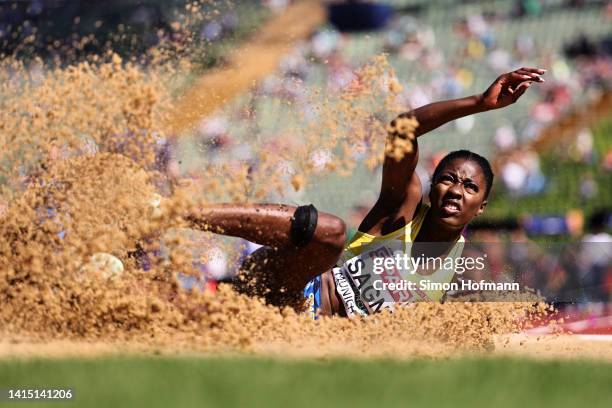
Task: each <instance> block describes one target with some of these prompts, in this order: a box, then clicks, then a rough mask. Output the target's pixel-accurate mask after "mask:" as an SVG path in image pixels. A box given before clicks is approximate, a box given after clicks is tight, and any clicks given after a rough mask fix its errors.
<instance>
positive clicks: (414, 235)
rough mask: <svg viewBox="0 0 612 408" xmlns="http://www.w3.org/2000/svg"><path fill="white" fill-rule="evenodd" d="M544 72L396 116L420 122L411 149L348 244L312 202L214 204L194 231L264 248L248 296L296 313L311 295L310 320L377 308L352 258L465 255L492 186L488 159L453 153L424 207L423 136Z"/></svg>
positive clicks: (445, 274) (244, 287)
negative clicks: (407, 251) (403, 252)
mask: <svg viewBox="0 0 612 408" xmlns="http://www.w3.org/2000/svg"><path fill="white" fill-rule="evenodd" d="M544 73H545V70H542V69H536V68H520V69H518V70H515V71H513V72H509V73H506V74H503V75H501V76H499V77H498V78H497V79H496V80H495V81H494V82H493V83H492V84H491V86H489V88H488V89H487V90H486V91H485V92H484V93H482V94H478V95H473V96H469V97H466V98H461V99H455V100H448V101H442V102H436V103H432V104H429V105H426V106H423V107H420V108H418V109H415V110H413V111H412V112H410V113H407V114H402V115H400V118H398V119H396V120H400V119H401V118H406V117H413V118H415V119H416V120H417V121H418V127H417V128H416V131H415V132H414V137H412V138H411V139H410V143H412V149H408V150H409V153H408V154H406V155H405V156H404V157H403V158H402V159H401V160H399V161H398V160H396V159H395V158H391V157H386V158H385V161H384V164H383V174H382V186H381V189H380V195H379V197H378V200H377V201H376V203H375V204H374V206H373V207H372V209H371V210H370V212H369V213H368V214H367V216H366V217H365V218H364V219H363V221H362V222H361V225H360V226H359V228H358V232H357V233H356V234H355V236H354V237H353V238H352V239H351V241H350V243H349V244H348V246H345V239H346V236H345V231H346V228H345V225H344V223H343V222H342V220H340V219H339V218H337V217H335V216H333V215H330V214H324V213H318V212H317V210H316V209H315V208H314V206H312V205H310V206H302V207H297V208H296V207H291V206H285V205H273V204H261V205H233V204H226V205H214V206H210V207H206V208H204V209H201V210H200V211H199V212H198V213H195V214H191V215H190V216H189V219H190V220H191V222H192V223H193V225H194V226H195V227H197V228H201V229H206V230H209V231H213V232H217V233H221V234H225V235H230V236H235V237H241V238H244V239H247V240H249V241H252V242H256V243H259V244H261V245H263V247H262V248H260V249H258V250H257V251H256V252H254V253H253V254H252V255H251V256H250V257H249V258H248V259H247V260H246V261H245V262H244V263H243V265H242V268H241V273H240V274H239V276H238V278H237V279H236V282H235V286H236V287H237V288H238V289H239V290H240V291H242V292H245V293H249V294H251V295H256V296H262V297H264V298H265V299H266V301H267V302H268V303H271V304H276V305H279V304H284V305H287V304H289V305H293V306H296V307H297V306H298V305H303V304H304V296H306V298H307V300H308V305H309V308H310V311H311V312H312V313H313V314H317V313H318V314H321V315H341V316H351V315H357V314H359V315H364V314H369V313H371V312H374V311H377V310H380V309H381V308H382V306H383V305H384V304H386V303H385V302H387V300H388V299H387V300H385V299H383V298H382V295H381V291H379V290H376V289H372V286H368V287H366V286H367V284H366V283H364V280H365V281H367V280H368V279H369V275H368V273H369V271H361V274H357V276H351V274H350V273H348V272H347V269H348V270H350V267H351V266H354V265H355V263H352V264H351V263H350V262H351V259H353V260H354V259H356V258H359V256H361V257H362V258H361V259H362V260H363V259H365V258H364V254H369V255H372V254H374V253H376V251H380V250H381V249H382V250H383V253H384V251H385V250H388V249H389V248H391V247H393V246H394V245H395V244H397V243H398V242H399V243H402V244H408V243H410V244H411V247H412V251H413V252H414V247H415V246H417V245H420V244H421V245H422V243H442V245H438V246H437V247H436V249H433V250H432V249H431V248H429V249H428V248H426V245H422V248H421V249H422V251H421V249H419V250H418V252H419V253H420V252H429V253H428V255H432V256H438V257H449V256H450V257H456V256H458V255H460V254H461V250H462V246H461V244H462V243H463V237H462V235H461V233H462V231H463V229H464V228H465V227H466V225H467V224H468V223H469V222H470V221H471V220H472V219H473V218H474V217H477V216H478V215H480V214H482V212H483V211H484V209H485V207H486V205H487V198H488V196H489V193H490V191H491V186H492V184H493V172H492V170H491V166H490V165H489V162H488V161H487V160H486V159H485V158H483V157H482V156H480V155H478V154H475V153H472V152H469V151H467V150H460V151H455V152H452V153H450V154H448V155H447V156H446V157H445V158H444V159H442V160H441V161H440V163H439V164H438V166H437V167H436V169H435V171H434V174H433V176H432V179H431V189H430V192H429V204H425V203H424V202H423V194H422V185H421V181H420V180H419V177H418V176H417V175H416V173H415V168H416V165H417V162H418V159H419V150H418V143H417V137H419V136H422V135H424V134H425V133H427V132H429V131H431V130H433V129H436V128H437V127H439V126H441V125H443V124H445V123H447V122H449V121H452V120H455V119H458V118H461V117H464V116H468V115H472V114H475V113H479V112H485V111H488V110H492V109H499V108H503V107H506V106H508V105H510V104H513V103H514V102H516V101H517V100H518V99H519V98H520V97H521V96H522V95H523V94H524V93H525V91H526V90H527V89H528V88H529V87H530V86H531V85H532V84H533V83H534V82H544V80H543V79H542V78H541V76H542V75H543V74H544ZM392 125H394V123H393V122H392ZM379 253H380V252H379ZM339 258H340V259H341V261H340V262H339V261H338V259H339ZM347 265H348V266H347ZM335 266H337V267H335ZM429 272H431V271H429ZM366 275H368V276H366ZM454 275H455V272H454V271H452V270H451V271H446V270H437V271H436V270H434V271H433V273H430V274H429V275H428V276H430V277H431V278H432V279H433V280H435V281H438V282H450V281H451V280H452V279H453V278H454ZM304 288H305V289H304ZM364 289H365V290H364ZM443 294H444V292H443V291H429V292H428V291H418V290H417V291H408V292H405V291H404V292H403V293H400V295H402V296H405V297H404V299H406V300H408V301H412V300H427V299H431V300H439V299H440V298H441V297H442V295H443ZM395 295H397V293H396V294H394V296H395Z"/></svg>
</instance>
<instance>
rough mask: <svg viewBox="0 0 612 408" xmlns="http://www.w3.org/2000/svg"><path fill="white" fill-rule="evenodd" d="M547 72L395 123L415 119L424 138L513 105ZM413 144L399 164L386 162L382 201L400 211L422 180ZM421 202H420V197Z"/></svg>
mask: <svg viewBox="0 0 612 408" xmlns="http://www.w3.org/2000/svg"><path fill="white" fill-rule="evenodd" d="M545 72H546V71H545V70H543V69H538V68H520V69H517V70H516V71H512V72H508V73H506V74H503V75H500V76H499V77H498V78H497V79H496V80H495V81H494V82H493V83H492V84H491V85H490V86H489V87H488V88H487V90H486V91H485V92H484V93H482V94H477V95H472V96H468V97H466V98H461V99H453V100H448V101H440V102H434V103H431V104H429V105H425V106H422V107H420V108H417V109H415V110H413V111H412V112H409V113H406V114H402V115H400V117H399V118H398V119H395V121H394V122H397V121H399V120H401V118H402V117H413V118H415V119H416V120H417V122H418V127H417V128H416V130H415V132H414V135H415V136H416V137H418V136H422V135H424V134H425V133H427V132H429V131H431V130H433V129H436V128H438V127H440V126H442V125H443V124H445V123H447V122H450V121H452V120H455V119H458V118H461V117H464V116H468V115H472V114H474V113H479V112H484V111H488V110H492V109H499V108H503V107H506V106H508V105H511V104H513V103H514V102H516V101H517V100H518V99H519V98H520V97H521V95H523V94H524V93H525V91H526V90H527V89H528V88H529V87H530V86H531V84H532V83H533V82H544V79H542V77H541V75H543V74H544V73H545ZM392 125H393V122H392ZM410 142H411V143H412V144H413V149H412V151H410V152H409V153H408V154H406V155H405V156H404V158H403V159H401V160H399V161H398V160H396V159H395V158H393V157H386V158H385V162H384V165H383V181H382V188H381V198H382V199H383V200H385V201H386V202H387V203H388V204H389V205H390V206H391V207H398V206H400V205H401V204H402V203H404V201H405V199H406V195H407V194H409V192H410V191H411V190H412V187H413V186H411V184H412V183H413V181H414V183H415V184H417V183H418V177H416V175H414V169H415V167H416V164H417V161H418V155H419V152H418V144H417V142H416V140H411V141H410ZM419 188H420V184H419V186H418V188H414V190H415V192H417V194H420V192H418V191H417V190H418V189H419ZM417 199H418V200H420V197H417Z"/></svg>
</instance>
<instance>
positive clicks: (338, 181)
mask: <svg viewBox="0 0 612 408" xmlns="http://www.w3.org/2000/svg"><path fill="white" fill-rule="evenodd" d="M201 3H202V7H203V9H204V10H205V11H206V12H207V13H209V16H208V17H207V18H206V19H204V20H203V21H202V22H201V24H200V25H198V26H197V27H195V31H194V32H195V33H196V36H195V41H196V42H199V43H201V47H200V49H201V50H202V52H201V54H200V53H197V55H195V56H194V60H195V61H196V64H195V65H194V66H193V67H192V68H191V70H190V72H188V73H185V75H186V76H187V77H189V80H187V84H188V85H187V87H188V86H189V84H190V83H191V84H193V83H195V81H196V78H198V77H200V76H206V75H207V73H209V72H218V70H223V69H224V68H225V67H227V66H228V65H229V66H230V67H231V66H232V61H234V62H235V60H232V58H235V55H232V53H235V52H236V50H237V49H238V50H239V49H240V47H241V46H243V45H244V44H248V43H249V42H250V41H252V40H253V38H255V36H256V33H258V32H260V31H261V30H265V29H266V27H268V26H269V25H271V24H274V22H275V21H280V20H279V19H282V18H287V17H286V16H288V15H291V13H293V14H294V15H295V14H296V13H306V14H302V16H305V15H312V16H315V15H319V14H320V15H321V17H320V18H312V19H310V20H308V19H306V18H304V19H302V20H303V21H302V22H301V24H303V25H304V30H303V31H302V32H301V34H299V35H296V36H295V38H292V41H293V42H292V45H291V47H290V49H289V50H288V51H287V52H284V53H283V54H282V55H281V56H279V58H278V59H277V60H276V61H275V62H274V68H273V69H268V70H267V71H266V70H264V71H258V73H257V77H256V78H255V77H254V78H253V81H252V82H249V86H247V87H243V88H242V89H238V90H237V91H236V92H235V93H234V94H231V95H226V97H225V98H224V100H223V103H218V104H217V105H215V106H213V107H210V106H209V107H208V108H207V109H205V110H204V111H203V112H202V113H201V115H200V116H199V117H197V118H195V119H194V118H192V119H191V120H190V123H188V126H184V127H183V128H182V129H181V130H177V131H176V132H175V133H174V134H172V135H171V136H170V137H169V138H168V141H167V144H166V147H165V151H164V154H165V164H164V166H166V170H167V171H169V172H173V173H174V174H175V175H176V176H177V177H187V178H189V177H191V178H193V179H195V180H197V177H198V176H197V169H198V168H199V167H200V166H202V165H203V164H204V163H206V164H207V165H210V164H211V163H213V164H214V163H217V162H219V163H220V162H225V163H227V162H228V161H230V162H231V161H238V162H249V163H250V166H251V169H253V171H257V165H258V164H257V163H256V161H257V160H258V156H257V155H255V154H254V153H253V152H252V151H251V150H250V149H249V148H248V147H247V145H248V143H246V142H247V141H248V142H249V143H251V144H253V142H254V143H256V144H257V143H259V144H260V146H261V148H262V149H263V150H266V151H269V152H270V153H271V154H274V153H275V149H281V148H282V146H284V145H286V144H287V143H289V144H290V143H291V140H288V139H290V138H291V137H299V136H297V135H296V134H295V132H294V130H295V128H296V127H297V128H299V126H300V122H299V121H297V122H296V116H295V112H300V114H301V115H302V116H303V117H304V116H305V117H308V115H310V114H312V111H313V109H314V108H315V107H314V106H313V102H312V101H313V99H312V97H311V94H312V90H315V89H316V90H317V93H318V96H319V97H321V98H325V96H326V95H336V94H338V93H341V92H343V90H346V89H347V88H348V87H349V86H350V85H351V84H352V83H353V82H354V80H355V79H356V77H355V72H357V70H358V69H359V68H360V67H362V66H363V65H364V64H366V63H367V62H368V61H369V60H370V59H371V58H372V57H373V56H376V55H380V54H383V53H384V54H386V56H387V60H388V62H389V64H390V66H391V67H392V69H393V70H394V71H395V74H396V75H397V78H398V79H399V82H400V83H401V85H402V86H403V90H402V92H401V93H400V94H399V99H400V102H401V103H402V104H403V105H404V106H405V107H406V109H407V110H408V109H409V108H411V107H412V108H415V107H419V106H422V105H424V104H427V103H430V102H434V101H437V100H441V99H450V98H457V97H462V96H467V95H470V94H475V93H480V92H483V91H484V90H485V89H486V88H487V86H488V85H489V84H490V83H491V82H492V81H493V80H494V79H495V78H496V77H497V76H498V75H499V74H501V73H503V72H506V71H510V70H513V69H516V68H518V67H521V66H536V67H542V68H545V69H547V70H548V73H547V75H546V83H544V84H542V85H539V86H535V87H533V88H531V89H530V90H529V92H527V93H526V95H525V96H524V97H523V98H522V99H521V101H520V102H519V103H518V104H516V105H513V106H511V107H509V108H507V109H503V110H500V111H493V112H487V113H484V114H480V115H477V116H471V117H467V118H463V119H461V120H457V121H455V122H453V123H450V124H448V125H446V126H444V127H442V128H440V129H438V130H436V131H434V132H432V133H431V134H428V135H427V136H425V137H423V138H421V139H419V144H420V148H421V159H420V164H419V168H418V169H417V171H418V173H419V175H420V176H421V178H422V180H423V185H425V186H426V185H428V184H429V176H430V175H431V174H432V172H433V169H434V168H435V165H436V164H437V162H438V161H439V160H440V159H441V158H442V157H443V156H444V155H445V154H446V153H447V152H450V151H452V150H455V149H458V148H466V149H470V150H473V151H475V152H477V153H480V154H482V155H484V156H485V157H487V158H489V160H490V161H491V162H492V163H493V164H494V168H495V174H496V182H495V186H494V189H493V193H492V195H491V197H490V199H489V201H490V203H489V205H488V208H487V210H486V212H485V215H484V216H483V217H481V218H480V219H479V220H478V221H476V222H474V223H473V224H472V225H471V226H470V227H469V229H468V231H466V234H467V235H468V236H470V237H472V239H475V240H476V239H477V240H480V241H484V242H498V241H499V242H573V243H578V244H580V243H582V242H599V243H604V244H605V245H604V246H602V247H600V248H602V249H601V251H603V252H604V261H603V262H602V261H600V260H598V261H596V262H595V261H592V262H586V263H582V264H581V263H579V262H578V261H576V259H578V258H579V257H576V258H575V259H574V262H572V259H567V260H566V262H565V264H563V265H561V263H560V262H557V263H555V264H554V265H549V266H546V267H545V266H542V268H543V269H541V272H540V273H541V274H542V276H544V277H545V278H544V279H541V280H538V282H540V281H541V282H540V283H537V282H532V283H533V285H535V286H539V289H541V290H543V291H545V293H546V295H547V297H548V298H549V299H550V300H552V301H555V299H557V297H558V296H559V293H567V290H568V288H570V289H571V290H574V289H575V288H576V285H577V284H576V282H588V287H590V288H596V290H595V291H594V292H593V293H588V294H587V295H584V288H583V289H580V294H578V293H577V292H576V293H573V294H571V295H570V298H571V297H572V296H573V298H574V299H576V300H581V299H582V300H585V299H586V300H591V301H598V302H604V301H609V300H610V299H611V298H612V269H611V268H610V245H611V244H610V242H612V237H611V235H610V231H611V229H612V217H611V211H612V189H611V186H612V116H611V115H610V113H611V112H612V87H611V85H612V28H611V27H612V2H609V1H602V0H513V1H511V0H501V1H500V0H493V1H479V0H464V1H459V0H457V1H451V0H431V1H426V0H395V1H335V2H334V1H329V2H320V1H290V0H269V1H238V0H235V1H231V2H229V1H227V2H225V1H221V2H201ZM187 6H188V2H185V1H178V0H173V1H132V0H122V1H115V0H109V1H105V2H97V1H77V0H36V1H1V2H0V43H1V51H2V53H3V54H4V55H5V56H7V55H16V56H19V57H20V58H34V57H41V58H43V59H44V60H45V61H59V63H60V64H63V63H66V61H74V60H79V59H82V58H85V57H86V56H87V55H91V54H97V53H101V52H104V51H105V50H107V49H111V48H112V49H113V50H115V51H117V52H119V53H120V54H122V55H123V56H124V57H126V58H130V59H132V60H135V61H139V62H140V63H142V64H145V65H146V63H147V54H146V50H148V49H149V48H150V47H153V46H155V45H156V44H159V43H160V41H162V40H168V41H170V42H173V43H178V44H180V43H181V41H186V39H185V38H184V37H181V35H179V34H177V30H174V29H173V27H174V26H173V25H174V24H176V23H177V21H179V20H180V17H178V16H179V15H180V14H181V13H183V14H184V13H185V10H187V12H188V10H189V9H188V8H187ZM298 7H299V11H296V10H298ZM298 17H299V16H298ZM299 20H300V19H298V21H299ZM291 21H294V20H291ZM277 35H278V34H277ZM83 38H88V39H89V40H87V41H83V40H82V39H83ZM191 40H193V39H190V41H191ZM275 41H277V39H276V38H275V37H273V36H271V37H269V38H266V39H265V41H264V42H265V43H266V44H268V45H270V44H274V43H275ZM253 63H255V64H256V63H257V61H246V60H244V61H241V62H240V66H239V68H240V69H244V70H245V71H248V67H249V65H252V64H253ZM239 72H240V71H239ZM240 75H242V74H240ZM245 75H246V74H245ZM383 119H384V118H383ZM287 129H292V131H291V132H289V131H288V130H287ZM337 154H338V152H335V151H333V150H332V149H326V148H325V147H322V148H321V149H320V150H317V151H315V152H313V154H312V155H311V157H308V158H306V159H307V160H309V161H310V162H311V164H312V166H313V168H315V169H317V168H319V169H321V170H320V171H318V172H316V171H315V174H314V176H313V178H312V179H311V180H309V182H308V183H307V184H306V185H305V187H304V188H300V189H297V191H296V188H294V187H295V186H292V184H291V182H290V181H289V179H288V181H287V183H286V184H287V185H286V189H283V190H282V191H277V192H276V193H274V194H270V195H268V196H267V197H265V198H264V199H263V200H262V201H270V202H277V201H283V202H287V203H291V204H303V203H310V202H312V203H314V204H315V205H316V206H317V207H318V208H319V209H320V210H322V211H326V212H330V213H333V214H336V215H338V216H340V217H342V218H343V219H345V220H346V222H347V224H348V225H349V227H350V228H351V230H352V231H353V232H354V231H355V229H356V227H357V225H358V224H359V222H360V221H361V219H362V217H363V216H364V215H365V213H367V211H368V210H369V208H370V206H371V205H372V204H373V202H374V201H375V200H376V197H377V193H378V188H379V183H380V166H377V167H375V168H369V167H368V166H366V165H365V164H364V163H363V162H357V164H356V166H355V168H354V169H352V170H351V171H350V174H347V175H339V174H327V173H326V171H325V168H326V165H327V164H328V163H330V162H333V161H334V160H335V156H336V155H337ZM355 161H358V160H357V159H355ZM214 198H215V197H212V199H213V200H214ZM219 200H221V198H219ZM349 235H351V234H349ZM249 248H250V249H248V250H246V252H245V253H247V252H248V251H250V250H252V248H253V246H250V247H249ZM598 251H599V250H598ZM510 256H511V254H509V253H508V254H501V255H500V257H502V258H504V257H506V258H509V257H510ZM226 258H227V257H225V256H224V255H223V254H221V255H219V256H217V257H216V261H214V262H209V263H208V264H206V265H201V268H202V270H203V273H205V274H207V275H208V276H209V280H211V281H214V280H223V279H227V278H228V277H230V276H231V275H232V273H233V270H234V269H235V267H233V266H232V265H231V262H229V261H227V259H226ZM570 258H571V257H570ZM528 261H529V259H528V258H523V259H522V260H521V262H520V263H519V264H521V265H523V266H524V265H525V264H527V263H528ZM500 262H501V263H504V262H506V261H505V260H504V259H501V260H500ZM507 262H510V261H507ZM559 265H561V266H559ZM516 267H519V266H516ZM551 282H554V284H552V285H551ZM585 285H587V284H586V283H585ZM564 290H565V291H566V292H563V291H564ZM564 296H565V295H564ZM585 296H586V297H585ZM567 298H568V297H567V296H565V297H564V299H567Z"/></svg>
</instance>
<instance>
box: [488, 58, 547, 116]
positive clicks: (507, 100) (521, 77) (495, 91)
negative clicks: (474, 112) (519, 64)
mask: <svg viewBox="0 0 612 408" xmlns="http://www.w3.org/2000/svg"><path fill="white" fill-rule="evenodd" d="M544 73H546V70H544V69H538V68H520V69H517V70H516V71H512V72H508V73H507V74H503V75H500V76H499V77H498V78H497V79H496V80H495V82H493V83H492V84H491V86H490V87H489V88H488V89H487V90H486V91H485V92H484V93H483V94H482V99H481V103H482V105H483V107H484V108H485V109H499V108H503V107H505V106H508V105H511V104H513V103H514V102H516V101H517V100H518V99H519V98H520V97H521V96H522V95H523V94H524V93H525V91H526V90H527V89H529V87H530V86H531V84H532V83H534V82H544V79H543V78H542V77H541V75H544Z"/></svg>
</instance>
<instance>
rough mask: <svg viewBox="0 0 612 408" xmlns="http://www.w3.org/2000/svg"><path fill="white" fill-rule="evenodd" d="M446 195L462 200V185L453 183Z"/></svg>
mask: <svg viewBox="0 0 612 408" xmlns="http://www.w3.org/2000/svg"><path fill="white" fill-rule="evenodd" d="M447 195H449V196H452V198H462V197H463V184H461V183H460V182H458V183H453V185H452V186H450V187H449V189H448V191H447Z"/></svg>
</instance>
